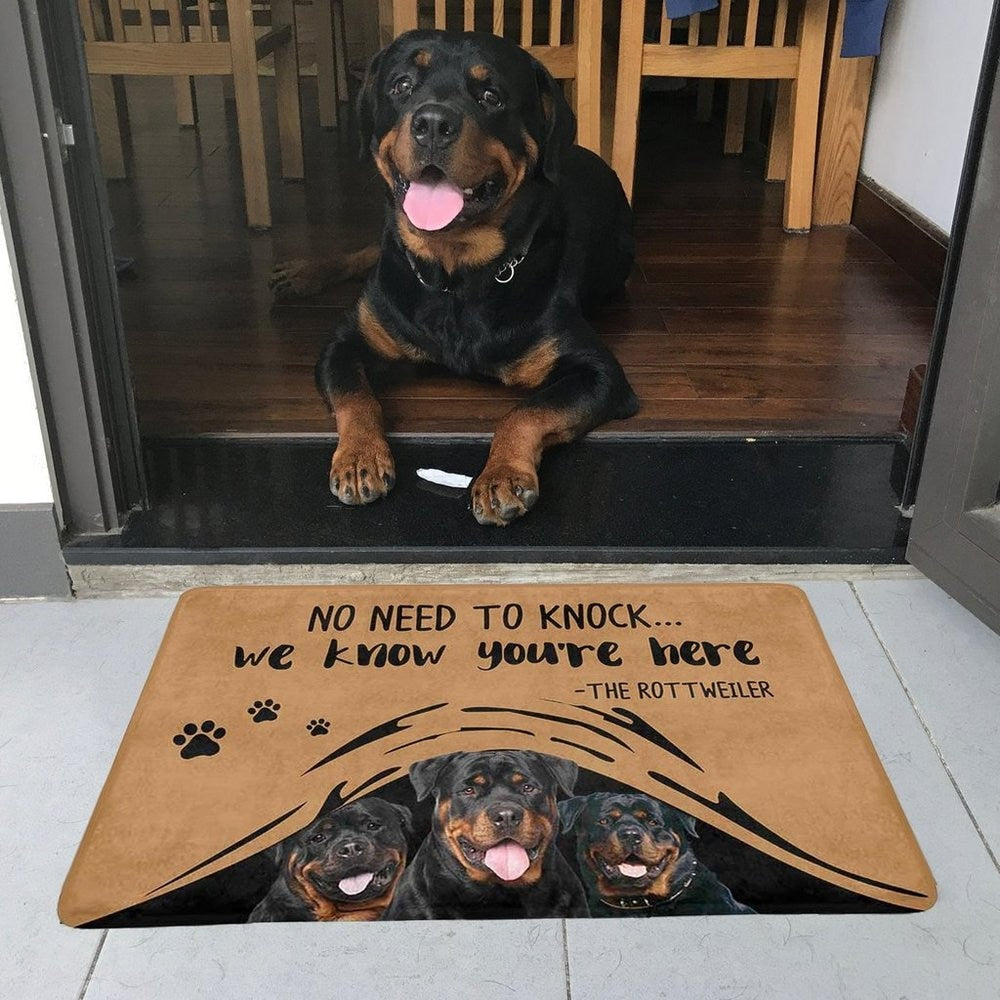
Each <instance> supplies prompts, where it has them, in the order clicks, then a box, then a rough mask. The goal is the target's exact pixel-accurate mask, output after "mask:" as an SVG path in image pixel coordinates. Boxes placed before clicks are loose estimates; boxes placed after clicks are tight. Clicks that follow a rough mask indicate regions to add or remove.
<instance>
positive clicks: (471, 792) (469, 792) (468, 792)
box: [458, 785, 476, 795]
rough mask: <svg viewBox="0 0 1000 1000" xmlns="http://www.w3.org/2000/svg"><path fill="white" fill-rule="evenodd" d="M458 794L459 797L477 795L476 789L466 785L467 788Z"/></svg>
mask: <svg viewBox="0 0 1000 1000" xmlns="http://www.w3.org/2000/svg"><path fill="white" fill-rule="evenodd" d="M458 794H459V795H475V794H476V789H475V787H474V786H472V785H466V786H465V788H463V789H462V790H461V792H459V793H458Z"/></svg>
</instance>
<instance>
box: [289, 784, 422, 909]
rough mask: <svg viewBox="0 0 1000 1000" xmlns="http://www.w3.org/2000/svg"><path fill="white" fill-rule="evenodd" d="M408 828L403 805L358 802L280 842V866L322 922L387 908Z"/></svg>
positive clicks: (399, 870)
mask: <svg viewBox="0 0 1000 1000" xmlns="http://www.w3.org/2000/svg"><path fill="white" fill-rule="evenodd" d="M410 825H411V817H410V810H409V809H407V808H406V807H405V806H397V805H393V804H391V803H389V802H386V801H384V800H383V799H378V798H366V799H360V800H359V801H357V802H352V803H350V804H349V805H346V806H341V807H340V808H339V809H335V810H334V811H333V812H328V813H325V814H324V815H322V816H320V817H319V818H318V819H317V820H316V821H315V822H313V823H312V824H310V825H309V826H307V827H306V828H305V829H304V830H300V831H299V832H298V833H297V834H295V835H294V836H293V837H289V838H287V839H286V840H284V841H282V843H281V844H279V845H278V849H277V854H278V864H279V866H280V867H281V869H282V870H283V872H284V875H285V878H286V879H287V881H288V884H289V887H290V888H291V889H292V891H293V892H294V893H296V895H298V896H299V897H300V898H301V899H302V900H303V901H304V902H305V903H306V905H308V906H309V907H310V909H312V910H313V912H314V914H315V915H316V916H317V918H318V919H324V917H327V918H328V917H329V915H330V912H332V911H333V910H336V909H341V908H344V907H345V906H346V907H347V908H351V909H356V908H373V907H377V906H379V905H388V903H389V901H390V900H391V898H392V894H393V892H394V890H395V887H396V883H397V882H398V881H399V876H400V875H401V874H402V872H403V867H404V865H405V864H406V834H407V832H408V831H409V830H410ZM328 911H329V912H328Z"/></svg>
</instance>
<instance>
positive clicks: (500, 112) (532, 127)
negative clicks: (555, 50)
mask: <svg viewBox="0 0 1000 1000" xmlns="http://www.w3.org/2000/svg"><path fill="white" fill-rule="evenodd" d="M358 112H359V114H358V117H359V120H360V123H361V130H362V137H363V142H364V145H365V147H366V148H368V149H370V151H371V153H372V155H373V156H374V158H375V163H376V165H377V167H378V169H379V172H380V173H381V174H382V177H383V178H384V179H385V182H386V184H387V185H388V186H389V188H390V190H391V192H392V194H393V197H394V198H395V201H396V204H397V207H398V209H399V212H400V213H402V216H403V217H405V219H406V220H408V222H409V225H410V226H412V227H413V229H414V230H418V231H421V232H437V231H440V230H444V229H451V228H455V227H458V228H461V227H463V226H466V225H472V224H475V223H482V222H484V221H486V220H488V219H497V218H499V217H502V215H503V212H504V209H505V208H506V207H507V206H509V204H510V202H511V200H512V199H513V198H514V196H515V195H516V193H517V191H518V190H519V188H520V187H521V185H522V183H523V182H524V179H525V177H526V176H529V175H530V174H532V173H533V172H534V171H535V169H536V167H537V168H539V169H540V170H541V171H543V172H544V173H545V174H546V175H547V176H549V177H550V178H551V177H552V176H553V175H554V174H555V171H556V170H557V167H558V157H559V154H560V151H561V150H564V149H566V148H567V147H568V146H570V145H571V144H572V142H573V137H574V134H575V131H576V121H575V119H574V117H573V113H572V111H570V109H569V106H568V105H567V104H566V100H565V98H564V97H563V95H562V91H561V89H560V88H559V87H558V86H557V85H556V84H555V83H554V82H553V80H552V77H551V76H550V75H549V73H548V71H547V70H546V69H545V68H544V67H543V66H542V65H541V64H540V63H538V62H537V60H535V59H533V58H532V57H531V56H529V55H528V54H527V53H526V52H525V51H523V50H522V49H521V48H520V47H519V46H517V45H515V44H514V43H513V42H509V41H505V40H504V39H502V38H498V37H496V36H495V35H490V34H481V33H476V32H464V33H460V32H449V31H410V32H407V33H405V34H403V35H400V37H399V38H397V39H396V40H395V41H394V42H393V43H392V44H391V45H390V46H389V47H388V48H386V49H383V50H382V52H380V53H379V54H378V55H377V56H376V57H375V59H374V60H373V62H372V64H371V66H370V67H369V70H368V76H367V78H366V80H365V83H364V86H363V87H362V91H361V95H360V98H359V104H358Z"/></svg>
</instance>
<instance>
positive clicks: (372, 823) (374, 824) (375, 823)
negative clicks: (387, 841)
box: [368, 819, 382, 830]
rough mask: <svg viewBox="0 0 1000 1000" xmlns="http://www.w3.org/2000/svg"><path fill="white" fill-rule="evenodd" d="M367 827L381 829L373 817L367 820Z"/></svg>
mask: <svg viewBox="0 0 1000 1000" xmlns="http://www.w3.org/2000/svg"><path fill="white" fill-rule="evenodd" d="M368 829H369V830H381V829H382V824H381V823H379V822H378V820H374V819H373V820H371V821H370V822H369V824H368Z"/></svg>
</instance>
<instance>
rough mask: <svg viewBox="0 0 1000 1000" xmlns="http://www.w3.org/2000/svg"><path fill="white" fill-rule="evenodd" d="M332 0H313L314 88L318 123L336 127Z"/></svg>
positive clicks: (335, 77)
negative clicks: (317, 104) (314, 35)
mask: <svg viewBox="0 0 1000 1000" xmlns="http://www.w3.org/2000/svg"><path fill="white" fill-rule="evenodd" d="M333 3H334V0H313V23H314V25H315V30H316V88H317V90H318V92H319V123H320V125H321V126H322V127H323V128H336V127H337V125H338V123H339V119H338V117H337V73H336V65H335V63H336V60H335V58H334V48H333V18H334V11H333Z"/></svg>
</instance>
